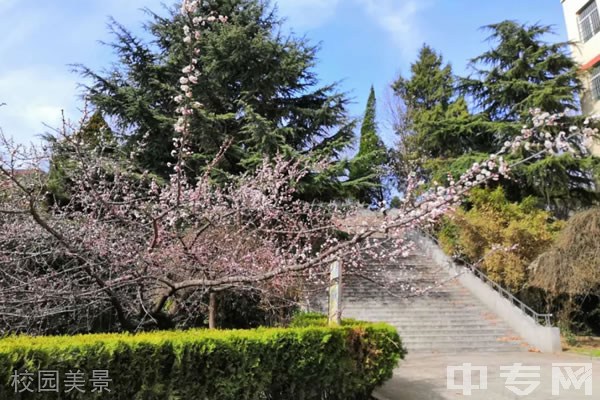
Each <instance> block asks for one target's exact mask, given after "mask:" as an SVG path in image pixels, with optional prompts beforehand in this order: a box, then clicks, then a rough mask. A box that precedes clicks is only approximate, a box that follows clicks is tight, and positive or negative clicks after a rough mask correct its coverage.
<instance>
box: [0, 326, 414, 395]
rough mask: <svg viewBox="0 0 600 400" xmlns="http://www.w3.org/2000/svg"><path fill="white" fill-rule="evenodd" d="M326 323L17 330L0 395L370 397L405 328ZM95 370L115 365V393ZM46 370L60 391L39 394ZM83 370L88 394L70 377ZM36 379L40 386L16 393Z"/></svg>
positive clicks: (2, 367) (3, 348)
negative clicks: (62, 332) (36, 333)
mask: <svg viewBox="0 0 600 400" xmlns="http://www.w3.org/2000/svg"><path fill="white" fill-rule="evenodd" d="M303 318H304V319H303ZM301 320H303V321H304V322H300V321H301ZM309 320H311V321H312V323H310V322H309ZM323 320H324V319H323V317H321V319H319V318H318V317H316V316H310V317H298V318H297V319H296V323H295V325H304V327H292V328H269V329H264V328H261V329H255V330H237V331H235V330H232V331H208V330H189V331H160V332H148V333H141V334H135V335H132V334H97V335H78V336H46V337H28V336H12V337H8V338H5V339H2V340H0V399H2V400H4V399H23V400H26V399H100V398H101V399H123V400H132V399H140V400H142V399H143V400H146V399H148V400H152V399H156V400H158V399H160V400H164V399H170V400H175V399H186V400H187V399H198V400H205V399H206V400H208V399H211V400H212V399H215V400H216V399H219V400H227V399H231V400H234V399H235V400H244V399H282V400H283V399H285V400H293V399H302V400H310V399H330V400H338V399H339V400H349V399H368V398H369V395H370V393H371V391H372V390H373V389H374V388H375V387H377V386H378V385H380V384H382V383H383V382H384V381H385V380H386V379H388V378H390V377H391V375H392V370H393V369H394V367H395V366H396V364H397V362H398V360H399V359H400V358H401V357H403V356H404V354H405V353H404V350H403V348H402V347H401V342H400V338H399V336H398V333H397V332H396V330H395V329H394V328H392V327H390V326H388V325H385V324H369V323H361V322H352V323H345V324H343V325H342V326H341V327H325V326H319V325H324V323H323ZM94 370H96V371H101V370H105V371H108V376H109V378H110V379H111V380H112V381H111V382H110V384H109V389H110V390H111V392H110V393H107V392H106V391H103V392H102V393H99V392H98V390H96V392H93V391H92V390H93V389H94V387H96V389H98V385H99V383H98V382H99V380H98V379H94ZM15 371H16V372H17V373H18V378H19V382H20V383H19V384H18V385H16V386H15V384H14V379H13V376H14V374H15ZM40 371H41V373H42V374H43V373H44V371H57V375H58V377H59V379H58V383H59V388H58V392H51V391H46V392H40V389H41V388H42V386H43V385H44V383H46V389H47V388H48V382H47V381H43V380H42V379H41V376H39V375H38V374H39V373H40ZM77 371H81V372H83V373H84V374H85V379H86V383H85V385H84V387H82V388H83V390H85V392H81V391H79V390H73V389H72V386H73V385H70V384H68V383H67V378H68V377H71V379H72V378H73V375H69V374H70V373H73V372H77ZM25 373H31V374H32V375H31V376H30V377H29V376H27V375H25ZM98 374H100V373H99V372H98ZM96 378H98V376H96ZM28 381H31V385H30V388H31V389H33V390H34V391H33V393H32V392H27V391H24V392H22V393H15V387H16V390H17V391H19V390H23V389H24V387H25V386H24V385H25V383H26V382H28ZM69 388H71V389H72V390H70V391H68V389H69ZM67 391H68V392H67Z"/></svg>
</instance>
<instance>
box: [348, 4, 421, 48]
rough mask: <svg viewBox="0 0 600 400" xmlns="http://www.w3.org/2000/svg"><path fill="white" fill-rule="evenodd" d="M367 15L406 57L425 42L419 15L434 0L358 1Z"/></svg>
mask: <svg viewBox="0 0 600 400" xmlns="http://www.w3.org/2000/svg"><path fill="white" fill-rule="evenodd" d="M356 1H358V2H359V3H361V4H362V5H363V6H364V7H365V10H366V12H367V14H368V15H369V16H370V17H371V18H372V19H373V20H374V21H375V22H376V23H377V24H378V25H379V26H380V27H381V28H382V29H384V30H385V31H386V32H388V33H389V34H390V36H391V39H392V41H394V43H396V44H397V45H398V46H399V48H400V50H401V51H402V52H403V53H404V54H405V55H412V54H413V53H414V52H415V51H416V50H417V49H418V48H419V47H420V46H421V45H422V44H423V41H424V38H425V36H424V34H423V31H422V29H421V26H420V23H419V14H420V12H421V11H423V10H425V9H427V8H428V7H430V6H431V5H432V1H433V0H356Z"/></svg>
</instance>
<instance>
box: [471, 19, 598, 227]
mask: <svg viewBox="0 0 600 400" xmlns="http://www.w3.org/2000/svg"><path fill="white" fill-rule="evenodd" d="M485 28H486V29H488V30H490V31H491V36H490V37H489V40H490V41H491V42H492V43H493V46H492V48H491V49H490V50H489V51H486V52H485V53H483V54H482V55H480V56H479V57H476V58H474V59H473V60H471V67H472V68H473V69H474V70H475V71H476V74H475V77H473V76H472V77H469V78H466V79H463V81H462V89H463V90H464V92H465V93H466V94H467V95H469V96H470V98H472V99H473V100H474V102H475V106H476V107H477V108H478V109H479V110H480V116H481V117H483V118H484V119H486V120H488V126H489V127H490V129H491V131H492V133H493V135H494V136H493V138H494V142H493V143H494V144H495V149H499V146H500V145H501V143H502V142H504V140H506V139H507V136H515V135H519V134H520V133H521V126H522V125H528V124H529V122H527V121H528V120H529V118H530V116H529V113H530V110H531V109H532V108H539V109H541V110H542V111H545V112H549V113H559V112H563V111H565V110H574V109H576V108H577V100H576V99H577V94H578V92H579V90H580V88H581V86H580V81H579V80H578V78H577V64H576V63H575V62H574V61H573V59H572V58H571V57H570V56H569V55H568V53H567V52H568V47H567V46H568V43H565V42H559V43H546V42H545V41H544V40H543V39H544V37H545V36H546V35H548V34H550V33H552V29H551V27H549V26H544V25H539V24H535V25H526V24H519V23H517V22H515V21H502V22H500V23H497V24H492V25H488V26H486V27H485ZM598 169H599V160H598V159H597V158H595V157H592V156H589V157H584V158H573V157H572V156H571V155H569V154H560V155H554V156H552V157H547V158H544V159H534V160H530V161H528V162H526V163H525V164H523V165H520V166H519V167H518V168H516V169H515V171H514V176H515V178H516V179H513V180H511V181H504V182H502V184H503V185H504V186H505V188H506V192H507V195H508V196H509V198H510V199H511V200H518V201H520V200H521V199H523V198H525V197H527V196H530V195H533V196H535V197H537V198H538V199H539V201H540V203H542V204H544V206H545V207H546V208H547V209H550V210H552V211H553V212H554V213H555V214H556V215H558V216H560V217H567V216H568V215H569V212H570V211H572V210H576V209H578V208H580V207H586V206H589V205H591V204H594V203H596V202H598V201H599V200H600V192H599V191H598V172H597V171H598Z"/></svg>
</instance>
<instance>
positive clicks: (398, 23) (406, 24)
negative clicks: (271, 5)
mask: <svg viewBox="0 0 600 400" xmlns="http://www.w3.org/2000/svg"><path fill="white" fill-rule="evenodd" d="M351 1H352V2H353V3H354V4H357V5H359V6H360V7H362V9H363V10H364V12H365V14H366V15H367V18H368V19H369V20H371V21H373V22H374V23H375V24H377V25H378V26H379V27H380V28H382V29H383V30H384V31H385V32H387V33H388V34H389V35H390V39H391V40H392V41H393V42H394V43H395V44H396V45H397V46H398V47H399V48H400V50H401V52H402V53H404V55H412V54H413V53H414V52H415V51H416V50H417V49H418V48H419V47H420V46H421V45H422V43H423V41H424V39H425V36H424V33H423V31H422V29H421V24H420V18H419V14H420V13H421V12H422V11H423V10H425V9H427V8H429V7H430V6H431V5H432V3H433V1H434V0H346V2H342V1H341V0H278V1H277V4H278V7H279V11H280V15H282V16H284V17H287V18H288V19H289V23H290V25H291V26H293V27H294V28H298V29H310V28H316V27H319V26H321V25H323V24H325V23H327V22H328V21H330V20H331V19H332V18H333V17H334V16H335V13H336V11H337V9H338V7H341V6H342V4H346V5H347V4H348V3H350V2H351Z"/></svg>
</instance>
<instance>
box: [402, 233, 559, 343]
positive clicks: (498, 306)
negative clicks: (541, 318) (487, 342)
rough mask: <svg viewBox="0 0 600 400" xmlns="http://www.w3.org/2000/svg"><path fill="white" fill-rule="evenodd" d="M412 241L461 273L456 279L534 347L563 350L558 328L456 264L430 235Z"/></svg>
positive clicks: (415, 237) (451, 272) (418, 235)
mask: <svg viewBox="0 0 600 400" xmlns="http://www.w3.org/2000/svg"><path fill="white" fill-rule="evenodd" d="M413 240H415V242H416V244H417V245H418V246H419V247H420V248H421V249H422V250H423V251H424V252H426V253H427V255H429V256H430V257H431V258H432V259H433V261H434V262H435V263H436V264H438V265H440V266H446V267H447V268H448V273H449V274H450V275H451V276H457V275H458V278H457V279H458V280H459V281H460V283H461V284H462V285H463V286H464V287H465V288H466V289H468V290H469V291H470V292H471V293H473V295H474V296H476V297H477V298H478V299H479V300H480V301H481V302H482V303H484V304H485V305H486V306H487V307H489V308H490V309H491V310H492V311H493V312H495V313H496V314H497V315H498V316H499V317H500V318H502V319H503V320H504V321H506V323H507V324H508V325H509V326H510V327H511V328H512V329H513V330H514V331H515V332H516V333H518V334H519V335H520V336H521V337H522V338H523V339H524V340H526V341H527V342H528V343H529V344H530V345H531V346H533V347H535V348H537V349H538V350H540V351H541V352H544V353H559V352H561V351H562V347H561V344H560V330H559V329H558V328H554V327H546V326H542V325H539V324H537V323H536V322H535V321H534V320H533V318H531V317H530V316H529V315H527V314H526V313H525V312H523V311H522V310H521V309H520V308H518V307H517V306H515V305H513V304H512V303H511V301H510V300H508V299H506V298H504V297H503V296H502V295H501V294H500V293H498V292H497V291H495V290H494V289H492V288H491V287H490V286H488V285H487V284H486V283H484V282H483V281H482V280H481V279H479V278H478V277H476V276H475V275H474V274H473V273H472V272H471V271H470V270H469V269H468V268H465V267H461V266H458V265H457V264H456V263H454V262H453V261H452V259H451V258H450V257H448V256H447V255H446V254H445V253H444V252H443V251H442V249H440V247H439V246H438V245H437V244H436V243H435V242H434V241H433V240H431V239H430V238H427V237H425V236H423V235H421V234H414V236H413Z"/></svg>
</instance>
